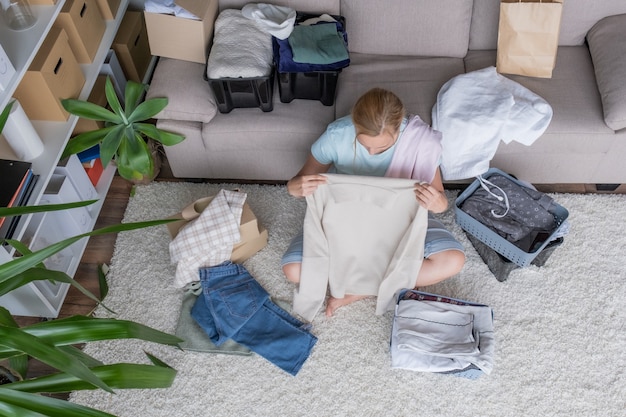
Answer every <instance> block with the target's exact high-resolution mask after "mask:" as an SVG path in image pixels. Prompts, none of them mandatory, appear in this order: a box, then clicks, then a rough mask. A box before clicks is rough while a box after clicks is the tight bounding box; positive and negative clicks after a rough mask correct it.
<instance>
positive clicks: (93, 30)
mask: <svg viewBox="0 0 626 417" xmlns="http://www.w3.org/2000/svg"><path fill="white" fill-rule="evenodd" d="M54 24H55V26H60V27H62V28H63V29H65V32H66V33H67V36H68V38H69V42H70V47H71V48H72V52H73V53H74V56H75V57H76V60H77V61H78V62H79V63H81V64H89V63H91V62H93V59H94V57H95V56H96V52H98V47H99V46H100V42H101V41H102V36H103V35H104V31H105V30H106V23H105V22H104V18H103V17H102V13H101V12H100V8H99V7H98V4H97V3H96V0H67V1H66V2H65V4H63V7H62V8H61V11H60V12H59V15H58V16H57V18H56V20H55V22H54Z"/></svg>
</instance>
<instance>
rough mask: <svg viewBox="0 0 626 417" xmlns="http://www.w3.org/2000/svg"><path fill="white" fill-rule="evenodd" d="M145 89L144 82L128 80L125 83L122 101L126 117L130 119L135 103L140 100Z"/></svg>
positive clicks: (135, 106)
mask: <svg viewBox="0 0 626 417" xmlns="http://www.w3.org/2000/svg"><path fill="white" fill-rule="evenodd" d="M145 91H147V86H146V85H145V84H141V83H138V82H137V81H132V80H129V81H128V82H127V83H126V90H125V91H124V101H125V103H126V113H125V114H126V117H127V118H128V119H130V115H131V114H133V112H134V111H135V109H136V108H137V104H139V101H140V100H141V97H142V96H143V93H144V92H145Z"/></svg>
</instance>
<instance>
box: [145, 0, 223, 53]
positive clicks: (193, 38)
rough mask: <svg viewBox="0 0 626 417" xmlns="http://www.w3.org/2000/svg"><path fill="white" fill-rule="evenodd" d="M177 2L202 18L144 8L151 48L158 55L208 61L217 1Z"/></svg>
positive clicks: (177, 0)
mask: <svg viewBox="0 0 626 417" xmlns="http://www.w3.org/2000/svg"><path fill="white" fill-rule="evenodd" d="M176 4H177V5H179V6H180V7H182V8H183V9H185V10H187V11H188V12H190V13H193V14H194V15H196V16H198V17H199V19H200V20H194V19H186V18H182V17H176V16H174V15H170V14H161V13H151V12H144V15H145V19H146V27H147V29H148V41H149V43H150V52H151V53H152V55H155V56H164V57H167V58H174V59H180V60H183V61H191V62H198V63H200V64H206V60H207V49H208V46H209V44H210V42H211V41H212V39H213V23H214V22H215V18H216V17H217V6H218V1H217V0H176Z"/></svg>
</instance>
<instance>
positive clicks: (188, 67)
mask: <svg viewBox="0 0 626 417" xmlns="http://www.w3.org/2000/svg"><path fill="white" fill-rule="evenodd" d="M204 70H205V66H204V65H203V64H198V63H196V62H188V61H182V60H178V59H171V58H163V57H161V58H159V62H158V64H157V66H156V68H155V70H154V74H153V76H152V81H151V82H150V87H149V88H148V93H147V95H146V99H149V98H156V97H167V99H168V105H167V106H166V107H165V109H163V110H162V111H161V112H160V113H158V114H157V115H156V116H155V118H156V119H170V120H182V121H188V122H201V123H208V122H210V121H211V119H213V117H214V116H215V114H216V113H217V106H216V105H215V98H214V97H213V93H212V92H211V89H210V87H209V83H208V82H207V81H206V80H205V79H204Z"/></svg>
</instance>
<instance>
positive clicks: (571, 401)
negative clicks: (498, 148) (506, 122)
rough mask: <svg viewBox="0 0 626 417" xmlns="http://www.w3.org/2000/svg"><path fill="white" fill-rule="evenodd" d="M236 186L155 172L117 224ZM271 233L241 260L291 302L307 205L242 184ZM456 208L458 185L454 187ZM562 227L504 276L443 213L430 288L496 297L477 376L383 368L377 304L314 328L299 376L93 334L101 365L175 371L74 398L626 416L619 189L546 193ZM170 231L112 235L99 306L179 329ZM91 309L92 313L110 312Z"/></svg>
mask: <svg viewBox="0 0 626 417" xmlns="http://www.w3.org/2000/svg"><path fill="white" fill-rule="evenodd" d="M234 187H235V185H232V184H231V185H218V184H192V183H164V182H156V183H152V184H150V185H146V186H138V187H136V193H135V195H134V196H133V197H131V199H130V202H129V205H128V208H127V211H126V215H125V221H140V220H148V219H157V218H164V217H167V216H170V215H172V214H174V213H176V212H178V211H179V210H180V209H181V208H182V207H183V206H185V205H187V204H188V203H190V202H192V201H194V200H195V199H197V198H200V197H204V196H207V195H211V194H214V193H215V192H217V191H218V190H219V189H220V188H229V189H230V188H234ZM237 187H239V188H240V189H241V190H242V191H245V192H246V193H248V202H249V204H250V206H251V207H252V209H253V211H254V212H255V213H256V215H257V217H258V218H259V220H260V221H261V222H262V223H263V224H264V225H265V226H266V227H267V229H268V230H269V244H268V246H267V247H266V248H265V249H263V250H262V251H261V252H259V253H258V254H257V255H256V256H254V257H253V258H252V259H250V260H248V261H246V263H245V266H246V267H247V269H248V270H249V271H250V273H251V274H252V275H253V276H254V277H255V278H256V279H257V280H258V281H259V282H260V284H261V285H263V287H265V289H266V290H267V291H268V292H269V293H270V294H271V295H272V297H273V298H274V299H277V300H286V301H290V300H291V296H292V293H293V286H292V284H290V283H288V282H287V281H286V280H285V279H284V278H283V276H282V273H281V270H280V265H279V261H280V257H281V255H282V253H283V251H284V250H285V249H286V247H287V245H288V242H289V240H290V239H291V237H292V236H293V235H294V234H295V233H296V232H297V231H298V230H299V228H300V226H301V223H302V219H303V216H304V209H305V206H304V204H305V203H304V201H303V200H297V199H294V198H292V197H290V196H289V195H288V194H287V192H286V188H285V187H283V186H270V185H247V184H246V185H237ZM449 197H450V201H451V205H450V206H451V207H453V205H454V198H455V197H456V192H449ZM553 197H554V198H555V199H556V201H557V202H559V203H560V204H561V205H563V206H564V207H566V208H567V209H568V210H569V212H570V215H569V220H570V222H571V232H570V234H569V235H568V236H566V238H565V241H564V243H563V244H562V245H561V246H560V247H558V248H557V249H556V250H555V252H554V253H553V254H552V256H551V257H550V258H549V259H548V262H547V263H546V265H545V266H543V267H541V268H538V267H536V266H530V267H528V268H524V269H516V270H515V271H513V272H512V273H511V274H510V276H509V278H508V280H507V281H505V282H499V281H497V280H496V278H495V277H494V276H493V275H492V274H491V273H490V271H489V270H488V268H487V266H486V265H485V264H484V263H483V262H482V260H481V258H480V257H479V255H478V254H477V253H476V251H475V250H474V249H473V247H472V246H471V243H470V242H469V240H468V239H467V238H466V236H465V235H464V233H463V231H462V230H461V229H460V228H459V227H458V226H457V225H456V224H455V223H454V213H453V210H449V211H448V212H447V213H445V214H444V215H441V216H440V218H441V219H442V220H443V221H444V223H445V224H446V225H447V226H448V227H449V228H450V229H451V230H453V231H454V233H455V235H456V236H457V237H458V238H459V240H460V241H461V242H462V243H463V245H464V246H465V248H466V255H467V263H466V265H465V267H464V269H463V271H462V272H461V273H460V274H459V275H457V276H455V277H453V278H451V279H449V280H447V281H445V282H443V283H441V284H439V285H436V286H431V287H426V288H424V290H425V291H428V292H434V293H437V294H442V295H446V296H452V297H456V298H462V299H466V300H470V301H475V302H479V303H483V304H487V305H489V306H491V307H492V308H493V310H494V317H495V319H494V323H495V332H496V353H495V368H494V371H493V372H492V374H491V375H483V376H481V377H480V378H479V379H477V380H469V379H464V378H459V377H454V376H447V375H437V374H429V373H418V372H412V371H404V370H393V369H390V357H389V349H388V348H389V336H390V329H391V320H392V313H387V314H385V315H383V316H376V315H374V305H375V301H374V300H364V301H360V302H358V303H355V304H353V305H350V306H348V307H345V308H342V309H339V310H338V311H337V313H336V315H335V316H334V317H332V318H326V317H324V316H323V313H320V315H318V316H317V318H316V319H315V320H314V321H313V330H312V332H313V333H314V334H315V335H316V336H317V337H318V338H319V340H318V342H317V344H316V345H315V347H314V349H313V351H312V353H311V356H310V357H309V359H308V360H307V361H306V362H305V364H304V366H303V367H302V369H301V370H300V372H299V373H298V375H297V376H295V377H294V376H291V375H289V374H287V373H285V372H283V371H282V370H280V369H279V368H278V367H276V366H274V365H272V364H271V363H269V362H268V361H266V360H265V359H263V358H262V357H260V356H258V355H252V356H235V355H224V354H211V353H197V352H189V351H187V352H185V351H180V350H177V349H175V348H171V347H165V346H160V345H156V344H150V343H144V342H137V341H120V342H99V343H92V344H89V345H87V346H86V348H85V351H86V352H88V353H89V354H92V355H94V356H95V357H97V358H99V359H101V360H103V361H104V362H106V363H113V362H125V361H129V362H139V363H148V361H147V359H146V357H145V355H144V353H143V350H146V351H149V352H151V353H153V354H155V355H156V356H157V357H159V358H160V359H162V360H163V361H165V362H166V363H168V364H169V365H170V366H172V367H173V368H175V369H177V370H178V375H177V377H176V380H175V382H174V384H173V386H172V387H171V388H169V389H158V390H127V391H122V390H120V391H118V393H117V394H115V395H111V394H107V393H105V392H104V391H93V392H76V393H72V394H71V397H70V400H71V401H74V402H76V403H80V404H84V405H88V406H91V407H94V408H98V409H100V410H103V411H107V412H110V413H112V414H115V415H117V416H120V417H122V416H127V417H137V416H140V417H161V416H162V417H174V416H176V417H195V416H236V417H241V416H414V415H421V416H497V417H503V416H511V417H518V416H577V417H581V416H594V417H595V416H602V417H610V416H615V417H617V416H624V415H625V413H626V411H625V410H626V313H625V309H626V267H625V266H624V264H625V260H626V257H625V256H624V247H626V195H598V194H596V195H575V194H555V195H553ZM169 241H170V239H169V235H168V233H167V230H166V227H165V226H162V227H156V228H152V229H148V230H140V231H135V232H126V233H122V234H120V235H119V237H118V239H117V243H116V246H115V251H114V256H113V261H112V266H111V271H110V273H109V285H110V292H109V295H108V297H107V299H106V300H105V301H106V304H107V305H108V306H110V307H111V308H112V309H114V310H115V311H116V312H117V313H118V315H117V316H116V317H117V318H120V319H129V320H134V321H137V322H141V323H144V324H146V325H149V326H152V327H155V328H157V329H160V330H163V331H166V332H169V333H174V331H175V328H176V323H177V320H178V313H179V309H180V305H181V299H182V296H183V293H182V290H180V289H177V288H175V287H173V285H172V281H173V274H174V271H175V266H174V265H172V264H171V263H170V259H169V253H168V244H169ZM109 314H110V313H108V312H107V311H106V310H104V309H102V308H100V309H98V310H97V315H98V316H107V315H109Z"/></svg>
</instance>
